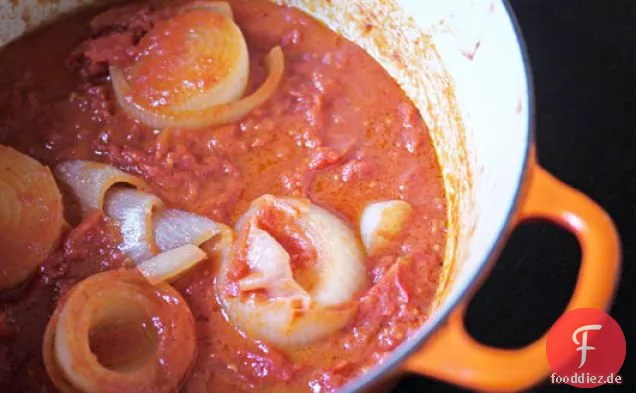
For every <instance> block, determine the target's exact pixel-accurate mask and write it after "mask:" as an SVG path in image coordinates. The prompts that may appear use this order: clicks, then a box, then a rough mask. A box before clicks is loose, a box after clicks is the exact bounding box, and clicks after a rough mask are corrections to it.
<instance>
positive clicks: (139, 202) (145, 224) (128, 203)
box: [104, 186, 163, 263]
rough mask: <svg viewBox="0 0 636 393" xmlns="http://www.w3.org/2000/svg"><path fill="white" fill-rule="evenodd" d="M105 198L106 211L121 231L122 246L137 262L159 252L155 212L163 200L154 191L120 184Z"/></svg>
mask: <svg viewBox="0 0 636 393" xmlns="http://www.w3.org/2000/svg"><path fill="white" fill-rule="evenodd" d="M105 199H106V202H105V203H104V211H105V212H106V215H107V216H109V217H110V218H112V219H113V220H114V221H115V223H116V224H117V226H118V227H119V230H120V231H121V235H122V239H123V241H122V243H121V244H120V245H119V249H120V250H121V251H122V252H124V253H125V254H126V255H128V257H130V259H132V260H133V261H134V262H135V263H140V262H142V261H145V260H147V259H150V258H152V257H153V256H154V255H155V254H157V253H158V252H159V247H158V246H157V243H156V241H155V234H154V230H153V225H152V221H153V220H152V215H153V213H154V211H155V209H159V208H161V207H163V202H162V201H161V200H160V199H159V198H157V197H156V196H154V195H152V194H148V193H145V192H142V191H138V190H135V189H131V188H127V187H121V186H118V187H113V188H112V189H111V190H110V191H108V193H107V194H106V198H105Z"/></svg>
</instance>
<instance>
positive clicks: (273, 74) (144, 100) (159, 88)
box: [110, 1, 284, 129]
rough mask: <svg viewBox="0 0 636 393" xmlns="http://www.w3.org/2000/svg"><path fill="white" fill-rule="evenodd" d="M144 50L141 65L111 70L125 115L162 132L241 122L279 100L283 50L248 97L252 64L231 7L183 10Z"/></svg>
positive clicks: (146, 40) (269, 59)
mask: <svg viewBox="0 0 636 393" xmlns="http://www.w3.org/2000/svg"><path fill="white" fill-rule="evenodd" d="M138 47H139V48H140V53H141V55H140V56H139V57H138V58H137V59H136V61H135V62H134V63H133V64H131V65H130V66H128V67H127V68H125V69H121V68H118V67H111V68H110V76H111V80H112V85H113V90H114V92H115V97H116V99H117V102H118V103H119V105H120V106H121V107H122V108H123V109H124V111H126V112H127V113H128V115H130V116H131V117H133V118H134V119H136V120H138V121H140V122H142V123H145V124H146V125H148V126H150V127H154V128H165V127H175V128H183V129H192V128H201V127H207V126H217V125H221V124H223V123H228V122H232V121H236V120H238V119H240V118H241V117H243V116H245V115H246V114H247V113H249V112H250V111H251V110H253V109H254V108H256V107H257V106H260V105H262V104H263V103H264V102H265V100H267V99H269V98H270V97H271V96H272V95H273V93H274V91H275V90H276V88H277V86H278V84H279V83H280V80H281V78H282V75H283V70H284V58H283V52H282V50H281V48H280V47H278V46H277V47H275V48H273V49H272V50H271V51H270V53H269V54H268V55H267V56H266V58H265V63H266V66H267V69H268V76H267V78H266V80H265V81H264V83H263V84H262V86H261V87H260V88H259V89H257V90H256V91H255V92H253V93H252V94H251V95H249V96H248V97H244V98H241V97H242V96H243V94H244V93H245V89H246V88H247V82H248V79H249V64H250V59H249V53H248V49H247V43H246V42H245V37H244V36H243V33H242V32H241V29H240V28H239V26H238V25H237V24H236V23H235V22H234V15H233V13H232V9H231V7H230V6H229V4H228V3H226V2H205V1H199V2H194V3H191V4H187V5H184V6H181V7H180V9H179V12H178V13H177V14H176V15H174V16H173V17H172V18H171V19H169V20H167V21H162V22H161V23H158V24H156V25H155V26H154V27H153V29H151V30H150V31H149V32H148V33H147V34H146V35H145V36H144V37H143V38H142V39H141V41H140V42H139V44H138ZM176 47H178V48H179V49H178V50H175V49H174V48H176ZM185 82H187V83H185Z"/></svg>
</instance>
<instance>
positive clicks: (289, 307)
mask: <svg viewBox="0 0 636 393" xmlns="http://www.w3.org/2000/svg"><path fill="white" fill-rule="evenodd" d="M266 217H270V218H266ZM272 217H275V218H274V219H273V220H272ZM263 220H269V222H267V223H266V222H264V221H263ZM272 226H275V227H276V228H278V229H279V230H282V231H283V232H284V233H279V232H278V233H276V235H275V236H274V235H272V234H270V233H268V232H267V231H265V229H264V228H271V227H272ZM281 228H282V229H281ZM292 231H293V233H291V232H292ZM236 232H237V234H238V235H237V239H236V241H235V242H234V246H233V247H232V250H231V252H230V253H228V254H226V255H225V256H224V258H223V259H222V262H221V270H220V273H219V276H218V277H217V285H218V286H219V288H218V293H219V294H220V296H219V298H220V300H221V304H222V306H223V307H224V310H225V311H226V314H227V315H228V316H229V318H230V320H231V322H232V323H233V324H235V325H236V326H237V327H238V328H239V330H241V331H243V332H244V333H245V334H246V335H247V336H249V337H252V338H254V339H258V340H265V341H268V342H270V343H272V344H274V345H276V346H278V347H281V348H289V347H297V346H302V345H307V344H310V343H312V342H314V341H316V340H319V339H321V338H324V337H326V336H327V335H329V334H332V333H333V332H335V331H337V330H339V329H341V328H342V327H344V326H345V325H346V324H347V323H348V322H349V321H350V320H351V318H352V317H353V315H354V314H355V311H356V309H357V307H356V304H357V303H356V301H355V298H354V296H355V294H356V293H357V292H358V291H359V290H360V289H362V288H363V287H364V285H365V283H366V269H365V266H364V257H363V254H362V251H361V250H360V246H359V244H358V240H357V239H356V237H355V235H354V233H353V231H352V230H351V229H350V228H349V227H348V226H347V225H346V224H345V223H344V222H343V221H342V220H340V219H339V218H337V217H336V216H335V215H333V214H332V213H330V212H328V211H327V210H325V209H323V208H321V207H318V206H316V205H314V204H312V203H310V202H309V201H306V200H299V199H286V198H276V197H274V196H271V195H264V196H262V197H260V198H258V199H256V200H255V201H254V202H253V203H252V205H251V207H250V209H249V210H248V211H247V212H246V213H245V215H244V216H243V217H242V218H241V220H240V221H239V222H238V223H237V226H236ZM285 237H287V238H289V239H292V238H293V239H296V240H295V241H296V244H297V246H302V245H307V246H308V247H311V248H313V249H314V251H315V261H314V263H313V264H309V265H308V266H305V267H302V268H298V267H297V268H296V269H293V268H292V266H291V262H290V254H289V251H287V250H286V249H285V248H284V247H283V245H282V244H281V243H280V242H279V240H277V239H282V238H285ZM309 254H312V253H311V252H310V253H309ZM237 259H238V260H240V259H245V260H246V263H247V265H248V267H249V272H248V273H247V274H246V275H244V276H242V277H239V278H238V279H231V278H230V277H232V269H233V266H234V264H235V263H236V262H237ZM294 270H296V271H294ZM301 277H302V279H301ZM232 282H234V285H238V288H239V291H240V294H239V295H238V296H236V295H235V294H232V293H231V291H228V290H227V289H228V287H227V286H228V285H232Z"/></svg>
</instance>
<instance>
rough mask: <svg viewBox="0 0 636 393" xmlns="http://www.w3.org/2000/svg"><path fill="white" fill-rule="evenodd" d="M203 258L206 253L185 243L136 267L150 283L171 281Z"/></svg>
mask: <svg viewBox="0 0 636 393" xmlns="http://www.w3.org/2000/svg"><path fill="white" fill-rule="evenodd" d="M204 259H207V254H206V253H205V252H203V250H201V249H200V248H199V247H196V246H193V245H192V244H186V245H183V246H181V247H177V248H174V249H172V250H168V251H164V252H162V253H160V254H157V255H155V256H154V257H152V258H150V259H148V260H146V261H143V262H141V263H140V264H138V265H137V269H139V271H140V272H141V273H142V274H143V275H144V276H145V277H146V279H147V280H148V281H149V282H150V283H151V284H156V283H159V282H172V281H174V280H176V279H177V278H179V276H181V275H182V274H183V273H185V272H186V271H188V270H190V269H191V268H192V267H194V266H195V265H196V264H197V263H199V262H201V261H203V260H204Z"/></svg>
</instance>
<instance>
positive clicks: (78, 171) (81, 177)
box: [54, 160, 148, 217]
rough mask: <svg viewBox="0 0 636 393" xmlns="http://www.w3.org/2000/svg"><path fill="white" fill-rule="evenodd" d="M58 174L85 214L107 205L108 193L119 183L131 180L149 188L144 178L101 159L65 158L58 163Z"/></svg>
mask: <svg viewBox="0 0 636 393" xmlns="http://www.w3.org/2000/svg"><path fill="white" fill-rule="evenodd" d="M54 174H55V178H56V179H57V180H58V181H60V182H61V183H63V184H64V185H65V186H66V187H67V188H68V189H69V191H70V193H71V194H72V196H73V197H74V198H75V199H76V200H77V202H78V203H79V204H80V207H81V211H82V216H83V217H86V216H87V215H88V214H89V213H91V212H92V211H93V210H96V209H97V210H102V209H103V207H104V195H105V194H106V192H107V191H108V190H109V189H110V188H111V187H112V186H114V185H115V184H128V185H131V186H133V187H135V188H139V189H142V190H144V189H147V188H148V187H147V186H146V184H145V183H144V181H143V180H141V179H140V178H138V177H135V176H133V175H129V174H127V173H126V172H123V171H121V170H119V169H117V168H115V167H113V166H110V165H106V164H101V163H98V162H91V161H84V160H69V161H64V162H62V163H60V164H58V165H57V166H56V167H55V169H54Z"/></svg>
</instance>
